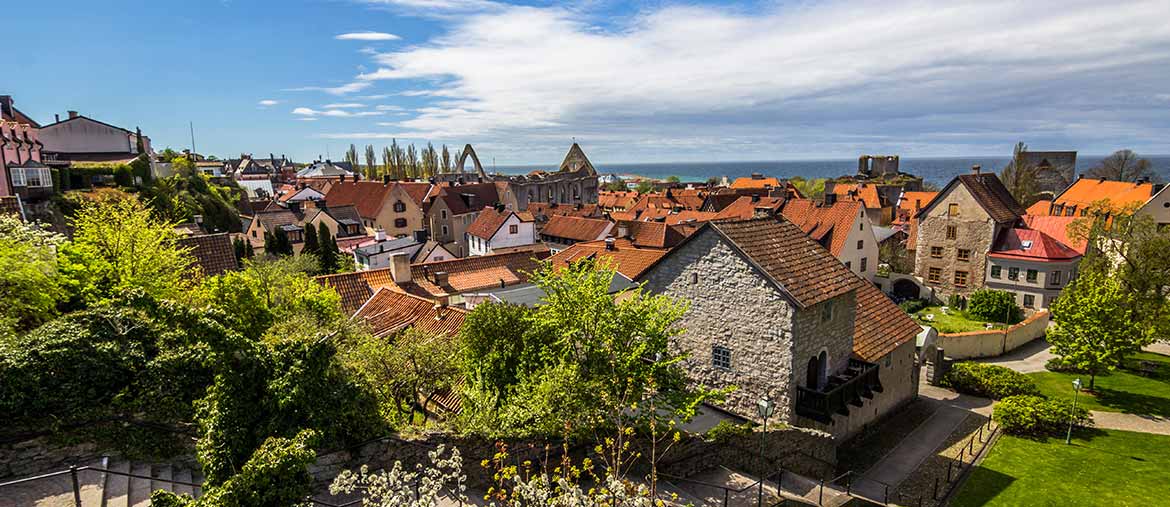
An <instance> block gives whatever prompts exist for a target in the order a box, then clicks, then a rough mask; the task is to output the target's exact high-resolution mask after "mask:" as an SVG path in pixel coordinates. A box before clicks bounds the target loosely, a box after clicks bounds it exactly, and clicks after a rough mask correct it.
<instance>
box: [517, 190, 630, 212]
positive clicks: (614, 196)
mask: <svg viewBox="0 0 1170 507" xmlns="http://www.w3.org/2000/svg"><path fill="white" fill-rule="evenodd" d="M635 202H638V193H637V192H634V191H632V190H631V191H628V192H604V191H603V192H598V193H597V205H598V206H601V207H603V208H618V209H627V208H629V207H630V206H633V205H634V203H635ZM529 206H532V204H531V203H530V204H529Z"/></svg>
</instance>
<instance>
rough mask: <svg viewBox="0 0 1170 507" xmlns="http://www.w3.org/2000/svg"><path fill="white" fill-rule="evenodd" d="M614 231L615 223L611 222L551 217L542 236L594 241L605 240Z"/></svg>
mask: <svg viewBox="0 0 1170 507" xmlns="http://www.w3.org/2000/svg"><path fill="white" fill-rule="evenodd" d="M612 229H613V222H610V221H609V220H601V219H597V218H580V217H569V216H563V215H554V216H552V217H549V219H548V223H547V224H545V225H544V228H543V229H541V230H540V235H541V236H552V237H554V238H564V239H569V240H573V241H594V240H598V239H603V238H605V235H606V234H609V232H610V231H611V230H612Z"/></svg>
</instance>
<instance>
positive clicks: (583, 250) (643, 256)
mask: <svg viewBox="0 0 1170 507" xmlns="http://www.w3.org/2000/svg"><path fill="white" fill-rule="evenodd" d="M666 252H667V250H659V249H653V248H638V247H636V246H634V244H633V243H632V242H630V241H629V240H627V239H618V240H615V241H614V245H613V250H609V249H607V248H606V245H605V241H589V242H585V243H575V244H573V245H570V246H569V247H568V248H566V249H564V250H561V251H560V252H557V254H556V255H553V256H552V257H550V258H549V262H551V263H552V264H553V266H556V267H562V266H567V265H568V264H569V263H571V262H576V261H578V260H581V259H583V258H594V259H606V260H609V261H610V262H612V263H613V268H614V269H616V270H617V271H618V272H619V273H621V274H622V275H623V276H625V277H626V278H629V279H630V280H635V279H637V278H638V277H639V276H642V274H643V273H645V272H646V270H647V269H649V268H650V266H651V265H653V264H654V263H655V262H658V260H659V259H661V258H662V257H663V256H664V255H666Z"/></svg>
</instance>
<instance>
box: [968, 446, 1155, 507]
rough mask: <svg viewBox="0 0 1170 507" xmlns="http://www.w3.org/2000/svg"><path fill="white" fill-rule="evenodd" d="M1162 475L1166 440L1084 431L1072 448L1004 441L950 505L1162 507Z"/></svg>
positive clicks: (992, 451) (973, 473) (993, 450)
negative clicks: (1128, 506) (1140, 506)
mask: <svg viewBox="0 0 1170 507" xmlns="http://www.w3.org/2000/svg"><path fill="white" fill-rule="evenodd" d="M1167 470H1170V436H1164V435H1151V434H1146V433H1132V432H1127V431H1114V430H1110V431H1102V430H1092V429H1087V430H1082V431H1078V432H1077V433H1075V434H1074V438H1073V445H1065V444H1064V439H1062V438H1052V439H1048V440H1047V441H1045V442H1040V441H1034V440H1029V439H1024V438H1016V437H1010V436H1004V437H1003V438H1001V439H1000V440H999V442H998V443H996V445H995V447H994V448H993V449H992V450H991V454H990V455H989V456H988V457H987V459H986V460H984V462H983V464H982V465H981V466H980V467H979V468H977V469H975V470H974V471H973V472H972V475H971V477H970V478H969V479H968V480H967V482H966V484H964V485H963V489H962V490H961V491H960V492H959V494H958V495H956V498H955V499H954V501H953V502H952V503H951V505H952V506H955V507H975V506H983V505H986V506H1016V505H1019V506H1041V505H1052V506H1082V505H1084V506H1095V505H1109V506H1121V505H1142V506H1146V505H1166V502H1167V499H1170V480H1167V473H1168V472H1167Z"/></svg>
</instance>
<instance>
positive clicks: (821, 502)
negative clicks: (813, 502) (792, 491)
mask: <svg viewBox="0 0 1170 507" xmlns="http://www.w3.org/2000/svg"><path fill="white" fill-rule="evenodd" d="M817 505H825V480H824V479H821V491H820V493H818V494H817Z"/></svg>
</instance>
